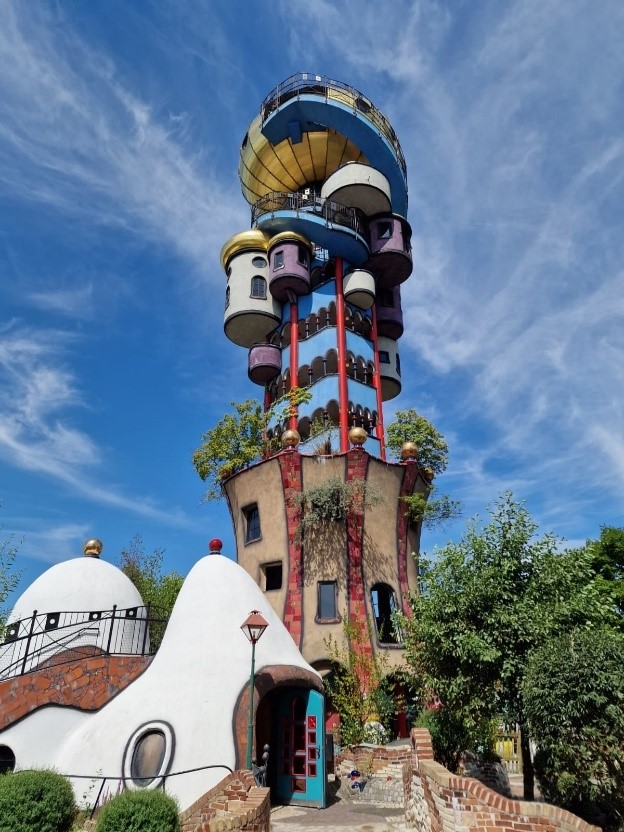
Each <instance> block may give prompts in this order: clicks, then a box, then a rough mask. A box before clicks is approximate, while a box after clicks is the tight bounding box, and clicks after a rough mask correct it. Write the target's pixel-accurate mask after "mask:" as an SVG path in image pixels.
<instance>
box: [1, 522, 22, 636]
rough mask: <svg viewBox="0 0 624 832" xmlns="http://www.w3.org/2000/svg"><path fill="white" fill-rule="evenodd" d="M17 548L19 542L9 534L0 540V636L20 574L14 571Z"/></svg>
mask: <svg viewBox="0 0 624 832" xmlns="http://www.w3.org/2000/svg"><path fill="white" fill-rule="evenodd" d="M2 531H3V526H2V525H0V533H2ZM19 546H20V544H19V542H18V543H16V542H15V538H14V536H13V535H11V534H9V535H6V536H4V537H3V538H2V539H1V540H0V636H2V634H3V632H4V625H5V623H6V618H7V615H8V614H9V612H10V610H9V609H8V608H7V607H6V602H7V600H8V598H9V596H10V594H11V593H12V592H13V590H14V589H15V588H16V587H17V585H18V583H19V580H20V577H21V572H19V571H16V570H15V558H16V557H17V553H18V551H19Z"/></svg>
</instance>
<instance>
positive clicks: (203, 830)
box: [180, 771, 271, 832]
mask: <svg viewBox="0 0 624 832" xmlns="http://www.w3.org/2000/svg"><path fill="white" fill-rule="evenodd" d="M270 821H271V803H270V799H269V789H264V788H259V787H258V786H256V784H255V782H254V779H253V775H252V773H251V772H250V771H235V772H233V773H232V774H228V776H227V777H225V778H224V779H223V780H222V781H221V782H220V783H218V784H217V785H216V786H214V787H213V788H212V789H210V791H207V792H206V794H204V795H202V797H200V798H199V800H196V801H195V803H193V805H192V806H189V808H188V809H186V811H184V812H182V814H181V815H180V828H181V832H226V830H231V829H240V830H241V832H269V829H270Z"/></svg>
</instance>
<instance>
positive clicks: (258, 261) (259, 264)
mask: <svg viewBox="0 0 624 832" xmlns="http://www.w3.org/2000/svg"><path fill="white" fill-rule="evenodd" d="M251 264H252V266H253V267H254V269H263V268H264V267H265V266H266V265H267V261H266V260H265V258H264V257H254V259H253V260H252V261H251Z"/></svg>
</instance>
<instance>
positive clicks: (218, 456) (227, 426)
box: [193, 387, 311, 501]
mask: <svg viewBox="0 0 624 832" xmlns="http://www.w3.org/2000/svg"><path fill="white" fill-rule="evenodd" d="M310 398H311V394H310V392H309V391H308V390H304V389H303V388H300V387H293V388H292V389H291V390H290V391H289V392H288V393H287V394H286V395H285V396H282V397H281V398H279V399H278V400H277V401H275V402H274V403H273V405H272V406H271V407H270V408H269V410H268V411H267V412H266V413H265V412H264V410H263V407H262V405H261V404H260V402H258V401H256V400H255V399H247V400H246V401H244V402H232V403H231V404H232V407H233V408H234V413H226V414H225V416H223V417H222V418H221V419H220V420H219V421H218V422H217V424H216V425H215V426H214V427H213V428H210V430H208V431H206V433H205V434H204V435H203V436H202V442H201V445H200V446H199V448H198V449H197V450H196V451H195V453H194V454H193V465H194V466H195V469H196V471H197V473H198V474H199V476H200V477H201V479H202V480H203V481H204V482H205V483H206V484H207V486H208V487H207V489H206V493H205V495H204V499H205V500H207V501H210V500H218V499H220V498H221V497H222V496H223V490H222V488H221V483H222V482H223V480H225V479H227V477H230V476H232V474H235V473H236V472H237V471H240V470H241V469H242V468H245V467H246V466H247V465H250V464H251V463H252V462H256V461H258V460H259V459H261V458H262V457H263V456H264V455H265V454H266V453H267V452H271V451H272V450H277V447H276V445H275V444H274V443H272V442H270V441H269V440H268V439H267V435H266V434H267V430H268V427H269V424H270V423H271V422H273V421H277V422H282V421H283V420H284V419H286V418H288V417H289V416H290V415H292V414H294V413H296V412H297V408H298V406H299V405H300V404H303V403H304V402H306V401H309V400H310Z"/></svg>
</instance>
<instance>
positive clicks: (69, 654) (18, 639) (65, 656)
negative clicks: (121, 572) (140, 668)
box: [0, 605, 168, 680]
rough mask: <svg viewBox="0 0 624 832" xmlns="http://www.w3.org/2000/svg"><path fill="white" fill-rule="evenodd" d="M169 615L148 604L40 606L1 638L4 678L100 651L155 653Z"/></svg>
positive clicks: (1, 673) (0, 676)
mask: <svg viewBox="0 0 624 832" xmlns="http://www.w3.org/2000/svg"><path fill="white" fill-rule="evenodd" d="M167 620H168V618H167V615H166V613H164V612H163V611H162V610H159V609H156V608H155V607H151V606H149V605H148V606H147V607H142V606H141V607H126V608H124V609H118V608H117V607H116V606H115V607H113V609H112V610H97V611H95V610H89V611H86V612H46V613H38V612H37V610H35V611H34V612H33V614H32V615H31V616H30V617H29V618H23V619H21V620H20V621H12V622H10V623H9V624H7V627H6V630H5V632H4V640H3V642H2V644H0V680H1V679H7V678H9V677H13V676H21V675H22V674H24V673H29V672H31V671H33V670H35V669H37V668H41V667H42V666H45V667H50V666H52V665H57V664H63V663H65V662H69V661H75V660H76V659H79V658H86V657H89V656H96V655H101V654H105V655H132V656H146V655H152V654H153V653H155V652H156V650H157V649H158V647H159V646H160V642H161V641H162V637H163V635H164V632H165V628H166V626H167Z"/></svg>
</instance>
